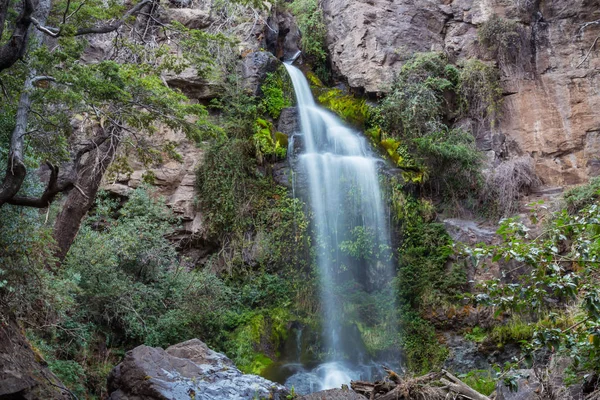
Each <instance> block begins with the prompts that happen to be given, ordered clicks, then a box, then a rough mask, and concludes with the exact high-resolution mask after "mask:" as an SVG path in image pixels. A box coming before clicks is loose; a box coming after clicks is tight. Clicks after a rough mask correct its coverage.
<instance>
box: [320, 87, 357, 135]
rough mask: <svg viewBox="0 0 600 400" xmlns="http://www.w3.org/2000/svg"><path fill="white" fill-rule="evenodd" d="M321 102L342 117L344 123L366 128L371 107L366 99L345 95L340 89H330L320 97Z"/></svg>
mask: <svg viewBox="0 0 600 400" xmlns="http://www.w3.org/2000/svg"><path fill="white" fill-rule="evenodd" d="M319 102H320V103H321V104H322V105H323V106H324V107H326V108H328V109H330V110H331V111H333V112H334V113H336V114H337V115H339V116H340V118H342V119H343V120H344V121H347V122H349V123H352V124H354V125H357V126H361V127H362V126H364V124H365V121H366V120H367V116H368V112H369V107H368V106H367V103H366V102H365V100H364V99H358V98H356V97H354V96H353V95H351V94H344V92H342V91H341V90H339V89H329V90H327V91H325V92H323V93H322V94H321V95H319Z"/></svg>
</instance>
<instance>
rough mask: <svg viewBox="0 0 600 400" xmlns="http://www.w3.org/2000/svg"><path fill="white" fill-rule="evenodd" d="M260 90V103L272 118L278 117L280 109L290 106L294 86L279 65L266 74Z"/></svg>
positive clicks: (292, 100) (292, 99)
mask: <svg viewBox="0 0 600 400" xmlns="http://www.w3.org/2000/svg"><path fill="white" fill-rule="evenodd" d="M261 90H262V93H263V98H262V105H263V107H264V108H265V110H266V112H267V113H268V114H269V115H270V116H271V117H272V118H274V119H277V118H279V115H280V114H281V110H283V109H284V108H286V107H291V106H292V104H293V102H294V98H293V94H294V88H293V86H292V83H291V81H290V78H289V75H288V73H287V71H286V70H285V68H284V67H283V66H280V67H279V68H278V69H277V71H275V72H273V73H268V74H267V77H266V78H265V81H264V83H263V85H262V86H261Z"/></svg>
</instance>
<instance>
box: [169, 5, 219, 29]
mask: <svg viewBox="0 0 600 400" xmlns="http://www.w3.org/2000/svg"><path fill="white" fill-rule="evenodd" d="M161 19H162V20H163V22H165V23H170V22H179V23H180V24H181V25H183V26H185V27H186V28H189V29H204V28H208V27H209V26H210V24H211V23H212V22H213V21H212V18H211V16H210V10H202V9H196V8H166V9H164V10H163V12H162V15H161Z"/></svg>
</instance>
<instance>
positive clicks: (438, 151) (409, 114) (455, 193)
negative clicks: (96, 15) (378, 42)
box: [368, 52, 502, 210]
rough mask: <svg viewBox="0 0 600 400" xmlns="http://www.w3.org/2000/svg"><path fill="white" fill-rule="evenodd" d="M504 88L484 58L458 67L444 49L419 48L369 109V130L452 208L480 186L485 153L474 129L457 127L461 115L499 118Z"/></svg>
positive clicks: (410, 175)
mask: <svg viewBox="0 0 600 400" xmlns="http://www.w3.org/2000/svg"><path fill="white" fill-rule="evenodd" d="M501 94H502V91H501V89H500V86H499V76H498V73H497V71H496V70H495V69H494V68H493V67H490V66H488V65H486V64H484V63H482V62H480V61H477V60H468V61H466V62H464V63H463V64H462V65H460V66H459V67H456V66H454V65H452V64H450V63H449V62H448V60H447V58H446V56H445V55H443V54H441V53H436V52H431V53H417V54H415V55H414V56H413V57H412V58H411V59H410V60H408V61H407V62H406V63H405V64H404V65H403V67H402V69H401V70H400V71H399V73H398V74H397V76H396V77H395V79H394V81H393V83H392V87H391V91H390V93H389V94H388V95H387V97H386V98H385V99H384V100H383V101H382V102H381V105H380V106H379V107H378V108H377V109H375V110H372V111H371V112H370V115H369V119H368V125H369V126H370V130H369V132H370V133H371V136H372V137H374V138H375V139H374V140H375V141H376V142H378V144H380V145H381V146H382V147H383V148H384V149H385V150H386V152H387V153H388V155H389V156H390V158H391V159H392V160H393V161H394V162H395V163H396V165H398V166H399V167H400V168H401V169H402V170H403V175H404V177H405V179H406V180H408V181H411V182H414V183H419V184H422V185H423V186H424V187H425V188H426V189H427V190H428V193H429V194H432V195H436V196H437V197H438V198H440V199H441V200H442V201H443V202H444V204H445V205H446V206H448V207H449V208H450V210H456V209H457V208H459V206H458V204H459V203H460V202H461V201H464V200H465V199H468V198H470V197H474V194H477V193H478V192H480V191H481V188H482V180H481V176H480V169H481V156H480V154H479V153H478V151H477V149H476V147H475V140H474V137H473V134H472V133H471V132H466V131H464V130H462V129H458V128H455V129H452V128H451V126H452V121H453V120H454V119H455V118H457V117H458V116H459V115H461V114H462V115H466V116H469V117H471V118H474V119H475V120H476V121H477V123H478V124H480V125H484V126H486V125H489V124H491V123H493V121H495V119H496V118H497V115H498V113H499V109H500V104H501V103H500V97H501Z"/></svg>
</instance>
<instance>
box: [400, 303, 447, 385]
mask: <svg viewBox="0 0 600 400" xmlns="http://www.w3.org/2000/svg"><path fill="white" fill-rule="evenodd" d="M400 315H401V317H400V333H399V336H400V343H401V347H402V350H403V355H404V361H405V363H406V368H407V370H408V371H411V372H413V373H415V374H420V375H423V374H426V373H428V372H430V371H432V370H435V369H438V368H440V367H441V366H442V364H443V363H444V361H445V360H446V358H447V357H448V349H447V348H446V347H445V346H443V345H441V344H440V342H439V340H438V339H437V337H436V332H435V328H434V327H433V326H432V325H431V324H430V323H429V322H427V321H426V320H424V319H423V318H421V317H420V316H419V315H418V313H416V312H415V311H414V310H413V309H411V308H410V307H408V306H401V307H400Z"/></svg>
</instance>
